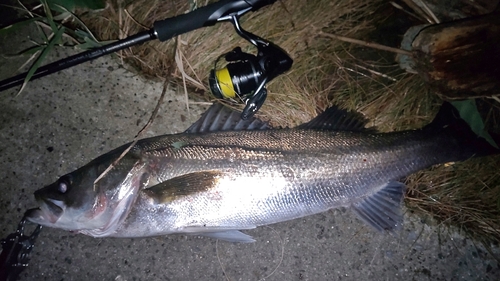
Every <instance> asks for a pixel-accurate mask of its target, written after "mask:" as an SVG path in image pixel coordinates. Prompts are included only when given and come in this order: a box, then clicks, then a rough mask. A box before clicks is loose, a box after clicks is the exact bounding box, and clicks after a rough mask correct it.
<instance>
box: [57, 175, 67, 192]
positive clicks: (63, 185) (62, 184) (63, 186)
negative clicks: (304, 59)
mask: <svg viewBox="0 0 500 281" xmlns="http://www.w3.org/2000/svg"><path fill="white" fill-rule="evenodd" d="M68 189H69V180H68V179H67V178H60V179H59V182H58V184H57V191H59V192H60V193H62V194H64V193H66V192H67V191H68Z"/></svg>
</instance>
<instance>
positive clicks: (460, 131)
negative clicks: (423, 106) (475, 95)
mask: <svg viewBox="0 0 500 281" xmlns="http://www.w3.org/2000/svg"><path fill="white" fill-rule="evenodd" d="M424 130H425V131H428V132H431V133H444V134H445V135H446V137H447V138H448V139H449V140H450V141H452V140H454V141H455V142H456V143H458V149H459V151H456V152H457V153H456V155H459V158H460V159H458V160H465V159H468V158H471V157H477V156H487V155H492V154H498V153H500V149H499V148H498V147H499V146H500V134H497V133H493V132H488V134H489V136H491V139H490V140H489V141H488V140H486V139H485V138H483V137H481V136H479V135H478V134H476V133H475V132H474V131H473V130H472V129H471V127H470V126H469V124H468V123H467V122H466V121H465V120H463V119H462V118H461V117H460V113H459V112H458V110H457V109H456V108H455V107H454V106H453V105H452V104H451V103H449V102H444V103H443V105H442V106H441V109H440V110H439V112H438V114H437V115H436V117H435V118H434V120H433V121H432V123H430V124H429V125H427V126H426V127H424Z"/></svg>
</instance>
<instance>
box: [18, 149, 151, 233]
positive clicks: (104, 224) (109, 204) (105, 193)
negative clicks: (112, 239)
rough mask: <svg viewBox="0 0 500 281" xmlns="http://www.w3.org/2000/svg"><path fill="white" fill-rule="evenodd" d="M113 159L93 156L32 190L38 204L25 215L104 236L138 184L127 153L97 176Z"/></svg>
mask: <svg viewBox="0 0 500 281" xmlns="http://www.w3.org/2000/svg"><path fill="white" fill-rule="evenodd" d="M114 159H115V158H114V157H113V158H110V157H104V158H102V157H100V158H97V159H95V160H93V161H92V162H90V163H89V164H87V165H85V166H83V167H81V168H79V169H78V170H76V171H74V172H71V173H69V174H66V175H64V176H62V177H60V178H59V179H58V180H57V181H56V182H54V183H52V184H50V185H47V186H45V187H43V188H41V189H39V190H37V191H35V199H36V201H37V203H38V204H39V208H35V209H31V210H29V211H28V212H27V214H26V218H27V219H28V220H29V221H31V222H33V223H36V224H40V225H43V226H48V227H53V228H60V229H64V230H70V231H74V232H79V233H84V234H87V235H91V236H95V237H101V236H108V235H109V234H110V232H112V231H113V229H114V228H116V223H117V221H119V219H120V218H121V215H122V214H123V213H124V211H126V208H127V207H128V206H129V204H130V202H131V201H133V196H134V195H135V194H136V192H137V190H138V188H139V187H140V184H141V183H140V182H138V181H137V180H136V179H137V175H136V174H138V173H137V169H136V170H134V167H135V166H136V161H135V159H132V160H133V161H130V160H131V159H128V158H127V157H125V158H124V159H123V160H122V161H121V162H119V163H118V164H117V165H116V166H114V168H113V169H111V170H109V171H107V172H106V173H105V174H104V176H103V177H102V178H100V179H98V178H99V177H100V175H101V174H102V173H104V171H105V170H106V169H107V168H108V167H109V165H110V164H111V163H112V162H113V160H114ZM134 171H135V172H134ZM139 177H140V175H139Z"/></svg>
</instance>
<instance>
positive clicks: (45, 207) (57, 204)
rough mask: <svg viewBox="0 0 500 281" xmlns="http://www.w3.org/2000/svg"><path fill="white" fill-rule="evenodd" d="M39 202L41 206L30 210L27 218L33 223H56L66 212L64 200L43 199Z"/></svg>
mask: <svg viewBox="0 0 500 281" xmlns="http://www.w3.org/2000/svg"><path fill="white" fill-rule="evenodd" d="M39 202H40V207H39V208H34V209H30V210H28V211H27V212H26V218H27V219H28V220H29V221H31V222H33V223H37V224H41V225H47V224H54V223H56V222H57V220H58V219H59V218H60V217H61V215H62V214H63V212H64V210H63V208H62V206H61V205H62V201H57V200H52V199H42V200H39Z"/></svg>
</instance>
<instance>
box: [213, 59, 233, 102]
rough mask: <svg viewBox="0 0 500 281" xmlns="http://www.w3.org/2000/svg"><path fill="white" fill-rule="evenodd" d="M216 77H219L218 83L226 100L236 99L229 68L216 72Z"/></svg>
mask: <svg viewBox="0 0 500 281" xmlns="http://www.w3.org/2000/svg"><path fill="white" fill-rule="evenodd" d="M215 76H216V77H217V82H218V84H219V88H220V90H221V93H222V95H223V96H224V97H225V98H234V97H236V91H235V90H234V85H233V81H232V79H231V75H230V74H229V70H228V69H227V67H224V68H223V69H219V70H217V71H215Z"/></svg>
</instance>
